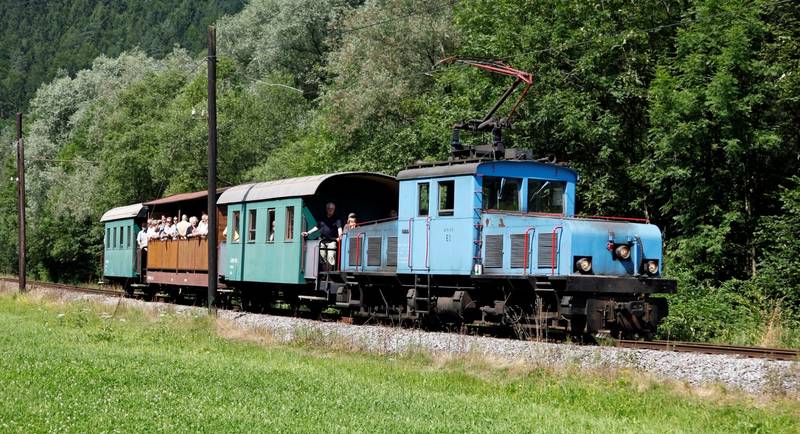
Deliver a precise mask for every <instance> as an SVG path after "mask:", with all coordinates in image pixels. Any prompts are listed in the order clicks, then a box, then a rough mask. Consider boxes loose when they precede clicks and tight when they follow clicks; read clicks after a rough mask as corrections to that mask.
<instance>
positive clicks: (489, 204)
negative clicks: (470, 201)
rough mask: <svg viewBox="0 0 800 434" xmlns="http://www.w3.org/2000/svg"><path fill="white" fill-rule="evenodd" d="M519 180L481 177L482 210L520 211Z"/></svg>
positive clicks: (520, 183) (520, 182)
mask: <svg viewBox="0 0 800 434" xmlns="http://www.w3.org/2000/svg"><path fill="white" fill-rule="evenodd" d="M521 185H522V180H521V179H519V178H500V177H495V176H484V177H483V209H495V210H500V211H520V207H519V190H520V186H521Z"/></svg>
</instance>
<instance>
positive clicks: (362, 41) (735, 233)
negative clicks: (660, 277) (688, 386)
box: [0, 0, 800, 343]
mask: <svg viewBox="0 0 800 434" xmlns="http://www.w3.org/2000/svg"><path fill="white" fill-rule="evenodd" d="M231 4H232V3H231ZM216 7H218V8H221V10H225V9H224V8H226V7H229V6H225V5H223V6H216ZM131 11H133V9H132V10H131ZM218 28H219V29H218V34H219V39H220V41H219V52H220V53H219V54H220V56H219V57H220V66H219V72H220V79H221V81H220V85H219V89H220V90H219V98H220V99H219V131H220V133H219V136H220V161H219V172H220V175H219V177H220V183H221V184H223V185H233V184H236V183H240V182H245V181H250V180H253V179H271V178H279V177H286V176H294V175H304V174H310V173H320V172H328V171H333V170H342V169H354V168H359V169H365V170H381V171H386V172H388V173H392V172H394V171H396V170H397V169H399V168H401V167H402V166H403V165H405V164H407V163H408V162H410V161H413V160H416V159H425V158H431V159H435V158H442V157H445V156H446V152H447V148H448V143H449V140H448V138H449V126H450V125H452V123H453V122H455V121H457V120H461V119H464V118H469V117H474V116H475V115H479V114H481V113H482V112H483V111H485V110H486V109H487V106H488V104H489V103H490V101H493V100H494V99H495V98H496V97H498V96H499V94H500V92H502V91H503V90H504V88H505V86H506V85H507V84H508V83H509V82H508V78H503V77H497V76H491V75H488V74H485V73H483V72H480V71H477V70H471V69H467V68H462V67H457V66H453V67H446V68H442V67H439V66H437V62H438V61H439V60H441V59H442V58H444V57H446V56H449V55H452V54H458V55H462V56H471V57H482V58H487V57H489V58H502V59H505V60H507V61H508V62H509V63H511V64H512V65H514V66H517V67H519V68H522V69H526V70H530V71H532V72H533V74H534V76H535V78H536V82H535V85H534V87H533V88H532V91H531V93H530V94H529V95H528V98H527V99H526V101H525V102H524V103H523V105H522V106H521V107H520V110H519V115H518V116H517V122H516V124H515V129H514V130H513V131H512V132H511V133H510V134H508V139H509V140H510V142H511V145H512V146H520V147H529V148H533V150H534V152H535V154H536V155H538V156H552V157H555V158H556V159H557V160H559V161H566V162H568V163H569V164H570V165H571V166H572V167H574V168H576V169H577V170H578V171H579V172H580V173H581V180H580V185H579V189H578V191H579V204H578V207H579V209H580V211H581V212H582V213H585V214H596V213H601V214H603V213H607V214H616V215H629V216H641V215H643V214H644V215H647V216H648V217H649V218H650V219H651V220H652V221H653V222H654V223H656V224H658V225H659V226H660V227H661V228H662V229H663V230H664V234H665V240H666V251H667V254H668V258H667V274H669V275H671V276H672V277H675V278H678V279H679V280H680V290H679V293H678V294H676V295H675V296H673V297H672V314H671V316H670V318H669V319H668V321H667V323H666V324H665V325H664V328H663V330H664V333H665V334H670V336H677V337H680V338H700V339H726V340H733V341H742V342H753V341H757V340H764V342H765V343H778V342H788V341H792V340H793V339H800V337H798V336H797V333H798V332H797V330H798V325H797V322H798V321H800V309H798V303H800V279H798V277H796V276H797V273H795V272H793V270H794V268H795V265H794V264H795V262H796V258H797V257H798V254H800V247H798V246H799V245H800V243H798V239H799V238H798V236H800V233H798V229H797V228H798V227H800V226H798V225H799V224H800V217H799V216H800V200H799V199H798V197H800V182H798V178H797V177H795V175H796V174H797V173H798V172H800V170H798V169H800V136H798V130H797V128H796V125H798V121H800V119H798V117H800V110H798V108H800V107H798V104H800V98H799V96H800V76H798V74H797V71H799V70H800V65H799V63H800V42H798V41H800V37H798V36H800V35H798V32H800V5H798V4H796V3H795V2H789V1H782V0H759V1H744V0H741V1H739V0H735V1H723V0H691V1H689V0H667V1H663V0H659V1H656V0H649V1H640V2H631V1H626V0H612V1H607V0H605V1H585V2H584V1H581V2H563V1H560V0H543V1H537V2H529V3H521V2H518V1H514V0H462V1H446V0H438V1H435V2H429V1H423V0H369V1H366V2H364V3H361V2H359V1H355V0H348V1H345V0H323V1H315V0H252V1H251V2H250V3H249V4H247V5H246V6H245V8H244V9H243V10H242V11H241V12H239V13H237V14H235V15H229V16H226V17H224V18H222V19H220V20H219V22H218ZM190 33H191V34H190ZM194 33H196V32H194ZM194 33H192V32H185V33H181V34H177V35H176V36H178V37H181V38H183V39H180V40H181V44H182V45H184V46H186V47H188V48H189V49H188V51H187V50H184V49H180V48H173V47H172V46H171V44H170V41H171V40H170V39H169V38H167V37H161V39H158V38H156V37H155V36H154V38H156V39H154V41H162V43H161V44H160V45H159V44H156V43H155V42H153V43H152V44H153V45H148V44H142V43H140V45H141V46H142V47H143V48H144V49H143V50H139V49H134V48H133V47H131V48H130V49H129V50H128V51H126V52H125V53H121V54H117V53H115V52H114V50H110V51H109V52H108V53H109V55H108V56H100V57H97V58H96V59H95V60H94V61H93V63H92V66H91V68H89V69H85V70H81V71H79V72H77V73H72V70H70V69H69V67H68V68H67V69H66V71H67V72H68V73H66V72H65V73H60V74H59V75H57V76H56V77H55V79H53V80H52V81H50V82H49V83H46V84H44V85H42V86H41V87H39V89H38V90H37V92H36V95H35V97H34V98H33V99H32V100H31V102H30V110H29V112H28V115H27V116H28V118H29V119H30V121H29V122H28V123H27V125H28V127H27V129H26V134H27V137H28V139H27V143H28V148H29V156H30V159H29V160H30V161H29V163H28V164H29V173H30V175H29V191H28V193H29V198H30V203H29V207H30V210H29V214H30V216H31V220H30V229H29V231H30V233H31V235H32V237H31V238H32V239H33V240H34V241H33V242H32V244H31V251H30V256H31V261H32V265H33V266H32V267H31V269H32V270H33V271H34V273H35V274H36V275H37V277H45V278H52V279H86V278H89V277H96V276H97V272H98V269H97V267H98V264H99V261H98V258H99V254H100V250H99V249H100V246H101V241H100V240H101V231H100V229H99V225H98V223H97V220H98V217H99V216H100V214H101V213H102V212H103V211H104V210H106V209H108V208H110V207H112V206H116V205H120V204H127V203H131V202H135V201H140V200H144V199H150V198H153V197H157V196H160V195H162V194H166V193H172V192H178V191H185V190H196V189H202V188H203V187H204V173H205V164H206V163H205V143H206V131H205V116H206V114H205V111H204V110H205V106H206V99H205V87H206V80H205V74H206V71H205V66H204V63H203V58H202V57H199V56H196V55H194V53H195V52H196V51H197V48H198V47H201V46H202V44H203V37H202V35H195V34H194ZM192 35H194V36H192ZM125 41H128V39H125V38H123V39H119V40H116V39H115V40H114V44H115V47H117V46H118V47H127V46H128V45H125V44H127V42H125ZM156 46H158V49H155V47H156ZM54 50H55V52H58V47H55V48H54ZM92 56H94V54H92ZM54 65H58V63H57V62H55V63H54ZM54 67H55V66H54ZM4 134H5V135H4V137H5V138H7V137H8V136H9V132H8V131H5V133H4ZM2 153H3V154H4V155H5V156H6V158H5V159H4V160H3V161H4V162H5V163H4V165H3V166H2V175H3V176H2V177H0V189H2V190H3V191H6V192H8V193H9V194H7V195H5V194H4V195H3V199H1V200H2V202H0V210H2V211H1V212H2V214H0V225H2V227H3V229H4V230H3V231H2V232H0V233H3V234H4V235H3V236H0V243H2V248H1V249H0V252H2V253H0V269H2V270H3V271H6V272H9V271H11V270H13V269H14V261H15V259H16V258H15V256H14V255H13V254H10V253H8V252H13V251H14V247H15V240H14V239H13V237H12V236H11V234H13V233H14V230H15V225H16V219H15V217H14V214H13V209H14V205H15V202H14V200H13V188H14V187H13V185H11V184H9V182H8V181H7V180H8V179H9V178H10V176H11V173H10V171H11V170H13V159H11V156H10V155H9V154H8V153H9V150H8V149H3V150H2ZM792 330H794V331H792ZM781 333H783V334H781Z"/></svg>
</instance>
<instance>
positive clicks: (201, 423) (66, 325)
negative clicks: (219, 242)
mask: <svg viewBox="0 0 800 434" xmlns="http://www.w3.org/2000/svg"><path fill="white" fill-rule="evenodd" d="M0 327H2V329H3V330H4V333H3V334H2V335H0V342H1V343H0V349H1V351H2V357H0V372H3V374H2V375H0V390H3V393H2V394H0V430H2V431H5V432H9V431H17V432H22V431H24V432H39V431H92V432H93V431H112V430H121V431H222V432H229V431H248V432H260V431H282V432H283V431H294V432H297V431H301V432H310V431H315V432H316V431H320V430H322V431H340V432H353V431H360V432H367V431H369V432H373V431H392V432H395V431H470V432H478V431H480V432H484V431H502V432H530V431H541V432H575V431H592V432H624V431H636V432H732V431H733V432H740V431H768V432H779V431H786V432H796V431H797V430H798V429H800V422H798V420H800V418H798V417H797V416H798V414H800V404H799V403H798V402H796V401H789V400H784V399H777V398H776V399H770V401H769V405H759V403H758V402H757V401H755V400H754V398H747V397H743V396H739V395H736V394H732V393H726V392H724V391H721V390H716V389H715V390H709V391H707V392H708V393H710V394H711V396H712V397H713V399H709V398H708V397H702V396H698V394H697V393H695V392H690V391H687V390H682V389H681V388H679V387H677V386H675V385H667V384H662V383H658V382H655V381H651V380H647V379H640V378H637V377H636V376H635V375H634V374H633V373H628V374H620V375H617V374H614V375H605V376H591V377H589V376H586V375H585V374H581V373H577V372H569V373H555V372H552V371H550V370H545V369H524V368H520V367H509V366H504V367H497V366H492V363H489V362H487V361H485V360H484V361H475V360H470V359H456V360H447V361H443V360H436V359H432V358H430V357H428V356H426V355H422V354H407V355H404V356H399V357H379V356H375V355H368V354H363V353H357V352H356V353H353V352H347V351H341V350H338V349H336V348H332V347H330V346H328V347H322V348H320V347H317V346H315V345H313V343H314V342H315V340H314V339H313V337H310V338H308V337H307V339H301V340H300V341H298V342H297V343H295V344H293V345H282V344H277V343H275V342H273V341H271V340H270V339H269V336H265V335H259V336H254V335H253V334H249V333H247V332H243V331H239V332H237V333H231V332H230V330H229V329H225V328H224V324H222V323H219V322H216V321H214V320H212V319H210V318H208V317H204V316H199V317H198V316H192V315H190V314H183V315H181V314H176V313H174V312H172V311H164V312H157V311H149V310H138V309H133V308H128V307H125V306H120V307H119V308H118V309H117V307H116V306H113V305H97V304H90V303H73V304H64V303H60V302H56V301H52V300H46V299H40V298H36V297H33V296H26V297H14V296H10V295H2V296H0ZM234 335H235V337H238V338H239V339H231V337H232V336H234ZM762 404H763V403H762Z"/></svg>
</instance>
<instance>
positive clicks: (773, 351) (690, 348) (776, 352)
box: [0, 277, 800, 361]
mask: <svg viewBox="0 0 800 434" xmlns="http://www.w3.org/2000/svg"><path fill="white" fill-rule="evenodd" d="M0 282H5V283H7V284H15V283H17V279H14V278H8V277H2V278H0ZM28 282H29V283H28V284H29V285H30V287H31V288H44V289H56V290H62V291H75V292H83V293H87V294H98V295H107V296H113V297H119V296H124V295H125V294H124V292H123V291H121V290H119V289H111V288H92V287H86V286H75V285H65V284H60V283H49V282H37V281H30V280H29V281H28ZM610 343H611V344H612V345H614V346H617V347H620V348H634V349H648V350H657V351H675V352H686V353H701V354H722V355H734V356H741V357H750V358H762V359H771V360H787V361H800V350H791V349H785V348H765V347H745V346H738V345H722V344H708V343H698V342H680V341H637V340H629V339H614V340H610Z"/></svg>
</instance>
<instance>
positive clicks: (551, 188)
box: [528, 179, 567, 214]
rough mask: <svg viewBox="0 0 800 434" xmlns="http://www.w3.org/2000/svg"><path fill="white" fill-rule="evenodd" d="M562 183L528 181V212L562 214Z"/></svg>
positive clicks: (564, 184) (565, 186)
mask: <svg viewBox="0 0 800 434" xmlns="http://www.w3.org/2000/svg"><path fill="white" fill-rule="evenodd" d="M566 189H567V183H566V182H564V181H545V180H542V179H529V180H528V212H541V213H547V214H564V191H565V190H566Z"/></svg>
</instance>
